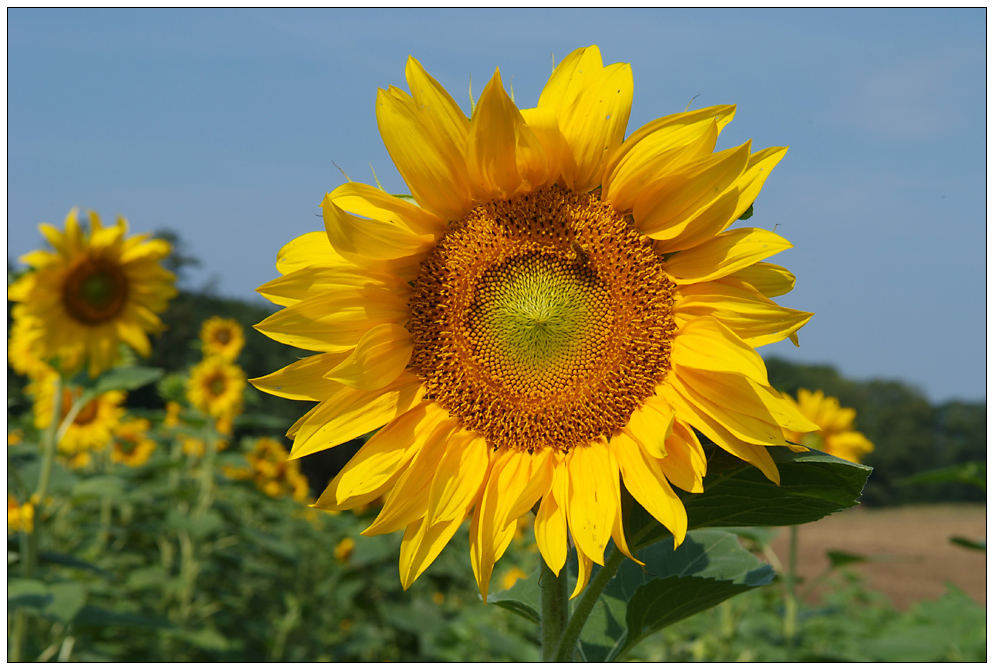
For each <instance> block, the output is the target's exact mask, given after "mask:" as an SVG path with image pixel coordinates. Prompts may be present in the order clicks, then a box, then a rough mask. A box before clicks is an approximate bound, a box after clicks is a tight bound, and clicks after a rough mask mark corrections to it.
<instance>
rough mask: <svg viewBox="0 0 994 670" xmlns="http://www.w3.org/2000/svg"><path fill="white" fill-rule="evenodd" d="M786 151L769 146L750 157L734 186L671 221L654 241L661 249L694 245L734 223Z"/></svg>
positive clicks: (671, 249)
mask: <svg viewBox="0 0 994 670" xmlns="http://www.w3.org/2000/svg"><path fill="white" fill-rule="evenodd" d="M786 153H787V149H786V147H770V148H768V149H763V150H762V151H757V152H756V153H754V154H752V155H751V156H749V162H748V164H747V165H746V169H745V172H744V173H743V174H742V176H741V177H739V178H738V179H737V180H736V181H735V184H734V185H732V186H731V187H730V188H728V189H727V190H726V191H725V192H724V193H722V194H721V196H720V197H718V198H715V199H714V200H713V201H712V202H711V203H710V204H708V205H706V206H704V207H702V208H701V209H699V210H697V211H695V212H693V213H692V214H690V215H689V216H687V217H685V218H684V219H683V220H682V221H678V222H675V223H673V224H671V226H670V228H669V229H668V230H669V233H667V236H666V237H665V239H664V240H663V238H659V239H661V240H663V241H660V242H658V243H657V246H658V247H659V249H660V251H664V252H671V251H679V250H681V249H690V248H692V247H696V246H697V245H699V244H701V243H702V242H706V241H708V240H710V239H711V238H712V237H714V236H715V235H717V234H718V233H720V232H722V231H723V230H725V229H726V228H728V227H729V226H731V225H732V224H733V223H735V221H737V220H738V218H739V217H740V216H742V215H743V214H744V213H745V211H746V210H747V209H749V207H750V206H751V205H752V204H753V203H754V202H755V201H756V198H757V197H758V196H759V192H760V190H762V188H763V184H764V183H766V178H767V177H768V176H769V175H770V172H771V171H772V170H773V168H774V167H776V165H777V163H779V162H780V159H781V158H783V157H784V154H786Z"/></svg>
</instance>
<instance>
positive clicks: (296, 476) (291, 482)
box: [248, 437, 310, 502]
mask: <svg viewBox="0 0 994 670" xmlns="http://www.w3.org/2000/svg"><path fill="white" fill-rule="evenodd" d="M288 456H289V453H288V452H287V450H286V448H285V447H284V446H283V444H282V443H281V442H279V441H278V440H274V439H272V438H269V437H261V438H259V439H258V440H257V441H256V443H255V446H253V448H252V452H251V453H250V454H249V455H248V461H249V464H250V465H251V468H252V478H253V479H254V480H255V484H256V487H257V488H258V489H259V490H260V491H262V492H263V493H265V494H266V495H268V496H269V497H271V498H279V497H282V496H284V495H289V496H290V497H292V498H293V499H294V500H296V501H297V502H304V501H305V500H307V499H308V497H309V496H310V485H309V484H308V483H307V477H305V476H304V473H302V472H301V471H300V463H298V462H297V461H289V460H287V457H288Z"/></svg>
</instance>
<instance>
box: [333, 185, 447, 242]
mask: <svg viewBox="0 0 994 670" xmlns="http://www.w3.org/2000/svg"><path fill="white" fill-rule="evenodd" d="M328 197H329V198H331V201H332V202H334V203H335V205H337V206H338V207H340V208H342V209H343V210H345V211H346V212H349V213H351V214H355V215H356V216H361V217H365V218H367V219H374V220H376V221H383V222H385V223H389V224H392V225H394V226H396V227H397V228H402V229H406V230H409V231H410V232H411V233H413V234H415V235H434V236H438V235H440V234H441V233H442V232H444V230H445V222H444V221H442V220H441V219H440V218H438V217H437V216H435V215H434V214H432V213H431V212H429V211H427V210H424V209H421V208H420V207H418V206H417V205H414V204H412V203H410V202H408V201H406V200H402V199H401V198H398V197H396V196H393V195H390V194H389V193H387V192H385V191H381V190H380V189H378V188H375V187H373V186H370V185H368V184H360V183H359V182H354V181H350V182H346V183H345V184H342V185H341V186H339V187H338V188H336V189H335V190H334V191H332V192H331V193H330V194H329V195H328Z"/></svg>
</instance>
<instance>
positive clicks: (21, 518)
mask: <svg viewBox="0 0 994 670" xmlns="http://www.w3.org/2000/svg"><path fill="white" fill-rule="evenodd" d="M34 529H35V506H34V505H33V504H32V503H31V502H25V503H23V504H22V503H20V502H19V501H18V500H17V498H16V497H15V496H14V494H13V493H7V534H8V535H9V534H10V533H17V532H20V531H24V532H25V533H33V532H34Z"/></svg>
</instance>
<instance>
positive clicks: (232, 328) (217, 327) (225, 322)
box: [200, 316, 245, 361]
mask: <svg viewBox="0 0 994 670" xmlns="http://www.w3.org/2000/svg"><path fill="white" fill-rule="evenodd" d="M200 341H201V342H202V346H203V351H204V357H205V358H209V357H211V356H218V357H220V358H223V359H224V360H226V361H233V360H235V359H236V358H238V354H239V353H240V352H241V350H242V347H243V346H245V333H244V332H243V331H242V327H241V325H240V324H239V323H238V322H237V321H235V320H234V319H222V318H221V317H219V316H212V317H211V318H209V319H207V320H206V321H204V325H203V326H202V327H201V328H200Z"/></svg>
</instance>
